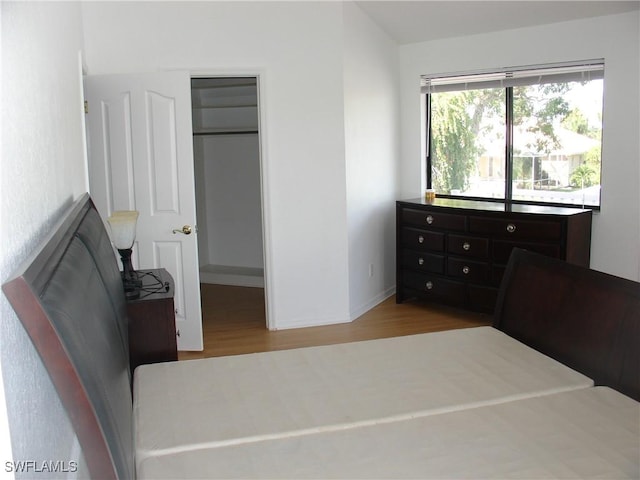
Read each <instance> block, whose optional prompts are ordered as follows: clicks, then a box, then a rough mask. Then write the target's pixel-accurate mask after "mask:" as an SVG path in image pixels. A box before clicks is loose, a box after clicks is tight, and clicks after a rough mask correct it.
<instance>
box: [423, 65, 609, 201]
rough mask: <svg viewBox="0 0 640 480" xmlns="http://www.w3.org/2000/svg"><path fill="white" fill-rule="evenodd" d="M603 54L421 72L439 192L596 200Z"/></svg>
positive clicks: (431, 173)
mask: <svg viewBox="0 0 640 480" xmlns="http://www.w3.org/2000/svg"><path fill="white" fill-rule="evenodd" d="M603 78H604V63H603V61H602V60H597V61H589V62H580V63H578V64H564V65H553V66H546V67H533V68H532V67H527V68H518V69H505V70H503V71H500V72H492V73H480V74H467V75H440V76H424V77H423V78H422V93H423V94H424V95H423V97H424V101H425V102H426V103H425V104H426V109H427V115H426V116H425V117H426V125H425V135H426V140H427V142H426V145H427V148H426V152H427V172H426V173H427V185H428V187H429V188H433V189H435V190H436V193H437V194H438V195H439V196H443V197H462V198H477V199H484V200H487V199H490V200H502V201H505V200H506V201H511V202H518V203H533V204H552V205H556V204H557V205H576V206H588V207H596V208H597V207H599V206H600V170H601V169H600V164H601V155H600V146H601V138H602V97H603Z"/></svg>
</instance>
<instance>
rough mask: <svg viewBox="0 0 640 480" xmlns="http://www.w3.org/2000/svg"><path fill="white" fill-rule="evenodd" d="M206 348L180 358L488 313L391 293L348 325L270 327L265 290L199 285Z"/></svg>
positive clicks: (432, 325)
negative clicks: (397, 300) (403, 299)
mask: <svg viewBox="0 0 640 480" xmlns="http://www.w3.org/2000/svg"><path fill="white" fill-rule="evenodd" d="M201 295H202V312H203V325H202V326H203V335H204V351H202V352H180V353H179V359H180V360H188V359H193V358H205V357H218V356H224V355H238V354H244V353H254V352H265V351H270V350H284V349H288V348H299V347H308V346H314V345H328V344H333V343H345V342H354V341H359V340H371V339H375V338H384V337H396V336H402V335H411V334H415V333H426V332H436V331H441V330H452V329H456V328H467V327H475V326H480V325H490V324H491V321H492V319H491V316H490V315H483V314H478V313H473V312H467V311H465V310H458V309H455V308H450V307H445V306H438V305H432V304H428V303H425V302H419V301H408V302H405V303H402V304H399V305H398V304H396V303H395V296H392V297H390V298H388V299H387V300H385V301H384V302H382V303H380V304H379V305H377V306H376V307H374V308H373V309H371V310H369V311H368V312H367V313H365V314H364V315H362V316H361V317H359V318H358V319H356V320H354V321H353V322H351V323H343V324H338V325H328V326H321V327H308V328H296V329H290V330H278V331H269V330H267V328H266V317H265V310H264V290H263V289H261V288H247V287H231V286H225V285H213V284H202V286H201Z"/></svg>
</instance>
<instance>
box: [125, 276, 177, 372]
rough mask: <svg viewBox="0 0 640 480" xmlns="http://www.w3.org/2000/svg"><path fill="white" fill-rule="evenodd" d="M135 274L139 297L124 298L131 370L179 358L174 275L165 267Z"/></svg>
mask: <svg viewBox="0 0 640 480" xmlns="http://www.w3.org/2000/svg"><path fill="white" fill-rule="evenodd" d="M137 273H138V276H139V277H140V280H141V281H142V290H141V292H140V298H137V299H135V300H129V301H127V315H128V317H129V362H130V365H131V373H133V370H134V369H135V368H136V367H137V366H138V365H142V364H145V363H158V362H169V361H174V360H177V359H178V348H177V343H176V320H175V310H174V306H173V293H174V283H173V278H172V277H171V275H170V274H169V272H167V271H166V270H165V269H164V268H160V269H152V270H139V271H138V272H137Z"/></svg>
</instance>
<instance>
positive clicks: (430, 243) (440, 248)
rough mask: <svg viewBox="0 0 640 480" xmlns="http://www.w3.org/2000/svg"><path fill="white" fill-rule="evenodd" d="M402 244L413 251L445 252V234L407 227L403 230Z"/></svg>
mask: <svg viewBox="0 0 640 480" xmlns="http://www.w3.org/2000/svg"><path fill="white" fill-rule="evenodd" d="M402 244H403V245H404V246H405V247H409V248H412V249H419V250H433V251H435V252H444V233H440V232H429V231H426V230H419V229H417V228H407V227H405V228H403V229H402Z"/></svg>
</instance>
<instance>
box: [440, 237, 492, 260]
mask: <svg viewBox="0 0 640 480" xmlns="http://www.w3.org/2000/svg"><path fill="white" fill-rule="evenodd" d="M447 251H448V252H449V253H455V254H456V255H464V256H466V257H476V258H487V257H488V256H489V239H488V238H480V237H468V236H462V235H449V239H448V242H447Z"/></svg>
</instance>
